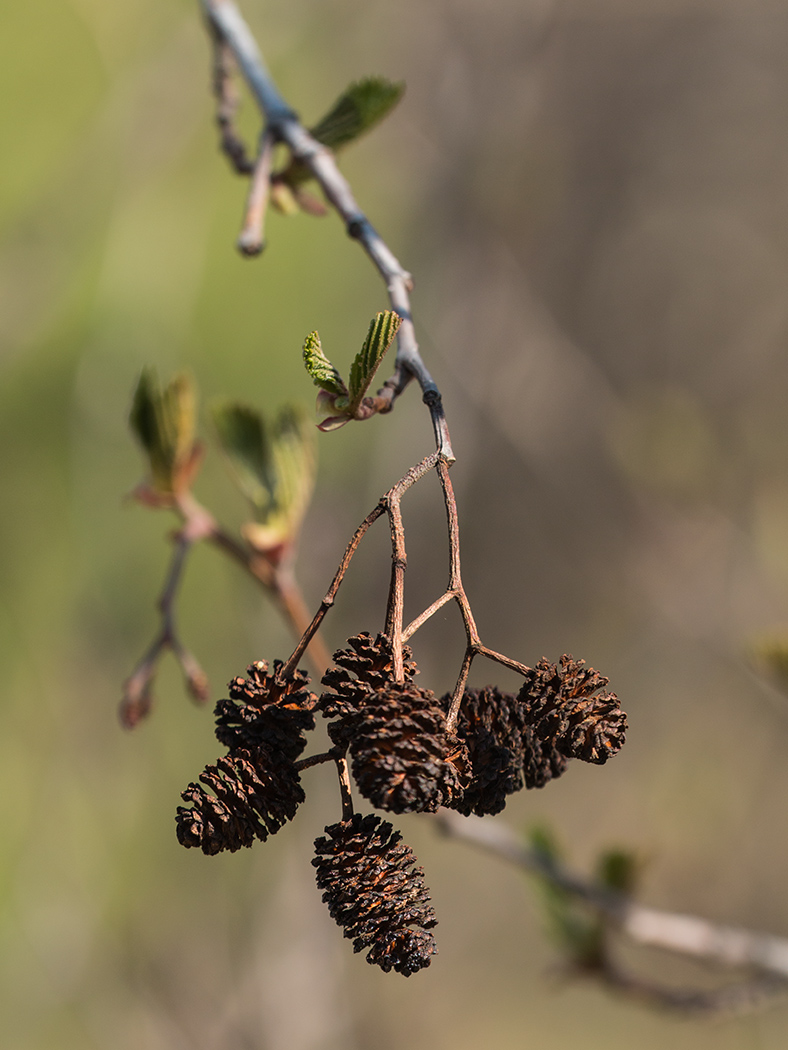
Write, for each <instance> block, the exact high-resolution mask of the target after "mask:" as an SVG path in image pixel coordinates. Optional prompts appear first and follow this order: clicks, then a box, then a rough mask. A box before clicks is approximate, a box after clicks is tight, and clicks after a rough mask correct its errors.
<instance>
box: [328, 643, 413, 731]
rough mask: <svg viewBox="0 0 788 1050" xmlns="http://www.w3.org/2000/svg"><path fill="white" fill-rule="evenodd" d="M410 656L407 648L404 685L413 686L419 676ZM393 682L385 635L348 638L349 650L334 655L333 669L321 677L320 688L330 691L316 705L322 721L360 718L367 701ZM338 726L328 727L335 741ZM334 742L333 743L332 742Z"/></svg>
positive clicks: (405, 651) (389, 644)
mask: <svg viewBox="0 0 788 1050" xmlns="http://www.w3.org/2000/svg"><path fill="white" fill-rule="evenodd" d="M412 656H413V653H412V652H411V650H410V648H409V647H408V646H407V645H406V646H404V647H403V650H402V657H403V660H404V664H405V676H404V677H405V681H406V682H412V681H413V679H414V677H415V676H416V675H417V674H418V670H417V668H416V664H415V662H414V661H413V659H412ZM394 681H395V677H394V658H393V656H392V653H391V642H390V641H389V639H388V637H387V636H386V635H385V634H379V635H378V636H377V637H376V638H373V637H372V635H371V634H367V633H366V632H364V633H363V634H357V635H355V636H354V637H353V638H348V648H347V649H339V650H338V651H337V652H335V653H334V667H331V668H330V669H329V670H328V671H326V673H325V674H324V675H323V685H326V686H328V687H329V688H328V689H327V690H326V692H324V693H323V695H322V696H321V697H320V700H319V701H318V705H317V706H318V707H319V708H320V710H321V711H322V712H323V715H324V717H325V718H336V717H338V716H339V717H347V716H350V715H356V714H359V713H360V712H361V711H362V710H363V709H364V707H365V705H366V703H367V701H368V700H369V698H370V697H371V696H374V694H375V693H377V692H379V691H380V690H381V689H385V688H386V687H387V686H389V685H391V684H392V683H393V682H394ZM338 731H339V727H338V726H329V733H330V734H331V735H332V739H334V737H335V735H336V734H337V732H338ZM335 742H336V741H335Z"/></svg>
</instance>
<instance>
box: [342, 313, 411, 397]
mask: <svg viewBox="0 0 788 1050" xmlns="http://www.w3.org/2000/svg"><path fill="white" fill-rule="evenodd" d="M401 324H402V318H401V317H400V316H399V314H395V313H394V311H393V310H384V311H383V312H382V313H379V314H377V315H376V316H375V317H374V318H373V320H372V321H371V322H370V325H369V331H368V332H367V338H366V339H365V340H364V345H363V346H362V347H361V350H360V351H359V352H358V354H357V355H356V359H355V361H354V362H353V364H352V365H351V367H350V414H351V415H352V414H354V413H355V411H356V409H357V408H358V407H359V405H360V404H361V401H362V399H363V397H364V395H365V394H366V392H367V390H368V389H369V385H370V383H371V382H372V380H373V379H374V377H375V373H376V372H377V370H378V366H379V365H380V362H381V361H382V360H383V355H384V354H385V353H386V351H387V350H388V348H389V346H391V342H392V340H393V338H394V336H395V335H396V334H397V331H398V330H399V326H400V325H401Z"/></svg>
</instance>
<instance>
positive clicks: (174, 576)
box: [120, 526, 208, 728]
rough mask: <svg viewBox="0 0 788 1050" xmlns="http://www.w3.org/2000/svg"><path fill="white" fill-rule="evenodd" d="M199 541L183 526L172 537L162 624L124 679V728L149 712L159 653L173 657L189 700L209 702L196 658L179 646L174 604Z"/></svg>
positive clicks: (160, 605)
mask: <svg viewBox="0 0 788 1050" xmlns="http://www.w3.org/2000/svg"><path fill="white" fill-rule="evenodd" d="M198 538H199V537H197V536H195V535H194V534H193V532H190V530H189V529H188V528H187V527H186V526H184V528H183V529H181V530H180V531H179V532H177V533H176V534H175V536H174V539H173V542H174V547H173V553H172V559H171V561H170V566H169V569H168V570H167V577H166V580H165V582H164V588H163V590H162V593H161V596H160V598H159V601H158V610H159V614H160V617H161V624H160V627H159V631H158V633H157V635H156V637H155V638H154V639H153V642H152V643H151V645H150V647H149V648H148V650H147V652H146V653H145V655H144V656H143V657H142V659H141V660H140V662H139V663H138V664H137V666H136V667H135V668H134V670H133V671H132V673H131V675H130V676H129V677H128V678H127V679H126V682H125V684H124V687H123V698H122V700H121V704H120V720H121V722H122V723H123V725H125V726H126V727H127V728H132V727H133V726H135V725H137V723H138V722H139V721H140V719H142V718H144V717H145V716H146V715H147V714H148V712H149V711H150V707H151V703H152V691H151V687H152V684H153V679H154V677H155V675H156V669H157V667H158V664H159V659H160V657H161V655H162V653H164V652H166V651H167V650H168V649H169V650H171V651H172V652H173V653H174V654H175V657H176V659H177V660H178V663H179V664H180V666H181V669H182V671H183V674H184V678H185V679H186V686H187V688H188V690H189V693H190V694H191V696H192V697H193V698H194V699H195V700H196V701H197V702H198V703H203V702H204V701H206V700H207V699H208V680H207V678H206V675H205V672H204V671H203V669H202V668H201V667H200V665H199V664H198V663H197V660H196V659H195V657H194V656H193V655H192V653H190V652H189V651H188V650H187V649H186V648H185V647H184V646H183V645H182V644H181V642H180V639H179V638H178V632H177V629H176V625H175V601H176V596H177V593H178V587H179V585H180V582H181V578H182V576H183V571H184V568H185V566H186V559H187V556H188V554H189V552H190V550H191V548H192V546H193V544H194V543H195V542H196V540H197V539H198Z"/></svg>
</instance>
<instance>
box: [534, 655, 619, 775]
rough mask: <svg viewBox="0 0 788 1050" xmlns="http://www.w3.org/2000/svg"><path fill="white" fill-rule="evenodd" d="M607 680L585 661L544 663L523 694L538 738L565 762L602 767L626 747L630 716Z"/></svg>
mask: <svg viewBox="0 0 788 1050" xmlns="http://www.w3.org/2000/svg"><path fill="white" fill-rule="evenodd" d="M607 683H608V679H607V678H605V677H603V676H602V675H601V674H598V672H596V671H595V670H593V668H590V667H588V668H587V667H586V666H585V661H583V660H573V659H572V657H571V656H562V657H561V666H560V667H556V665H555V664H551V663H549V662H548V661H547V660H540V661H539V663H538V664H537V665H536V667H535V668H534V669H533V670H532V672H531V674H530V675H529V676H528V677H527V678H526V680H525V682H524V683H523V686H522V688H521V690H520V693H519V697H518V698H519V700H520V701H521V702H522V703H523V704H524V705H525V709H526V712H527V718H528V723H529V725H530V726H531V727H532V729H533V733H534V736H535V737H537V738H538V739H540V740H542V741H550V742H551V744H552V746H553V747H554V748H555V749H556V750H557V751H559V752H560V753H561V754H562V755H566V757H567V758H579V759H581V760H582V761H583V762H593V763H595V764H596V765H602V764H603V763H605V762H607V760H608V759H609V758H612V757H613V755H615V754H617V753H618V752H619V751H620V750H621V748H622V747H623V744H624V738H625V735H626V730H627V716H626V715H625V714H624V712H623V711H622V710H621V707H620V706H619V702H618V697H617V696H616V694H615V693H606V692H600V690H604V687H605V686H606V685H607Z"/></svg>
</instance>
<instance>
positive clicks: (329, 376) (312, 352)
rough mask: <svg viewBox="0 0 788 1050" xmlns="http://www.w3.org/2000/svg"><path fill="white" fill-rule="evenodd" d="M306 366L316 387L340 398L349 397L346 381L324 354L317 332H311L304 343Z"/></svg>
mask: <svg viewBox="0 0 788 1050" xmlns="http://www.w3.org/2000/svg"><path fill="white" fill-rule="evenodd" d="M304 364H305V365H306V370H307V372H309V374H310V375H311V377H312V381H313V382H314V384H315V386H319V387H320V389H321V390H325V391H326V393H329V394H334V395H335V396H336V397H339V398H343V397H344V398H346V397H347V396H348V392H347V387H346V386H345V381H344V379H343V378H342V376H341V375H340V374H339V372H338V371H337V370H336V368H334V366H333V365H332V364H331V362H330V361H329V360H328V358H327V357H326V355H325V354H324V353H323V348H322V346H321V345H320V336H319V335H318V334H317V332H310V333H309V335H308V336H307V337H306V339H305V341H304ZM336 407H337V408H339V407H345V406H339V405H337V406H336Z"/></svg>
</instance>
